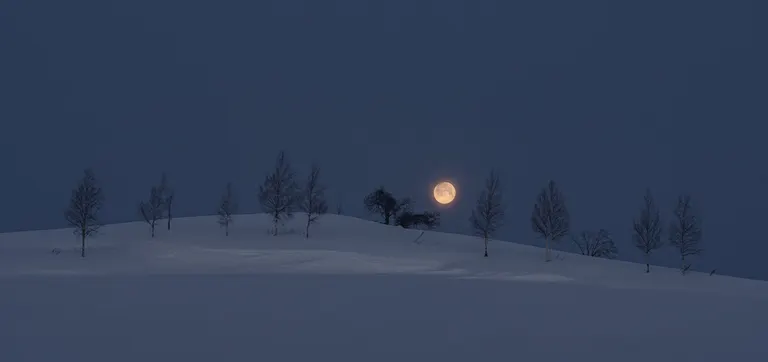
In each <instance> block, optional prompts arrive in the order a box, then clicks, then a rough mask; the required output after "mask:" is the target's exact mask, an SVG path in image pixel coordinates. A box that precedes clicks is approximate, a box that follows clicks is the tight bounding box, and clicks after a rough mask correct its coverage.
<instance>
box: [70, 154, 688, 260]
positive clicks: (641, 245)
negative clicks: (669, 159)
mask: <svg viewBox="0 0 768 362" xmlns="http://www.w3.org/2000/svg"><path fill="white" fill-rule="evenodd" d="M320 174H321V172H320V167H319V166H318V165H317V164H314V165H312V166H311V169H310V170H309V172H308V174H307V176H306V178H305V179H304V180H300V179H299V178H298V176H297V174H296V172H295V171H294V169H293V167H292V166H291V163H290V162H289V161H288V159H287V157H286V154H285V152H282V151H281V152H280V153H279V154H278V156H277V159H276V161H275V165H274V167H273V168H272V169H271V171H270V172H269V173H267V174H266V175H265V177H264V181H263V182H262V184H261V185H260V186H259V189H258V201H259V203H260V205H261V207H262V210H263V211H264V212H265V213H266V214H268V215H269V216H270V218H271V230H270V232H271V234H272V235H278V234H279V232H280V226H281V225H283V224H284V222H285V221H286V220H288V219H291V218H293V216H294V213H295V212H296V211H302V212H304V213H305V215H306V222H305V224H304V232H303V234H304V235H305V237H307V238H309V235H310V228H311V226H312V225H313V224H314V223H316V222H317V221H318V220H319V218H320V217H321V216H322V215H323V214H326V213H327V212H328V202H327V200H326V197H325V191H326V187H325V186H324V184H323V183H322V182H321V179H320ZM174 196H175V193H174V190H173V189H172V188H171V186H170V185H169V182H168V178H167V176H166V174H165V173H163V174H162V175H161V178H160V182H159V184H158V185H156V186H152V187H151V188H150V190H149V197H148V199H147V200H143V201H140V202H139V203H138V211H139V215H140V216H141V217H142V219H143V220H144V221H145V222H146V223H147V225H148V227H149V232H150V237H154V236H155V228H156V226H157V225H158V223H159V222H161V220H166V227H167V229H168V230H171V222H172V220H173V217H172V206H173V202H174ZM103 203H104V193H103V191H102V188H101V186H99V184H98V182H97V181H96V177H95V175H94V173H93V171H92V170H91V169H86V170H85V171H84V175H83V177H82V179H81V180H80V182H79V183H78V185H77V186H76V187H75V189H73V190H72V195H71V198H70V202H69V208H68V209H67V210H66V213H65V216H66V219H67V221H68V223H69V225H70V226H72V227H73V228H74V233H75V234H77V235H78V236H79V237H80V240H81V256H82V257H85V249H86V239H87V238H88V237H90V236H93V235H94V234H96V233H97V232H98V230H99V228H100V226H101V223H100V220H99V217H98V214H99V211H100V210H101V208H102V206H103ZM363 204H364V207H365V209H366V210H368V211H369V212H370V213H373V214H378V215H379V216H380V217H381V219H382V223H384V224H387V225H396V226H400V227H403V228H426V229H434V228H435V227H437V226H439V225H440V213H439V212H432V211H423V212H415V211H414V210H413V203H412V201H411V199H410V198H402V199H397V198H396V197H395V196H394V195H393V194H392V193H391V192H389V191H387V190H386V189H385V188H384V187H383V186H381V187H378V188H377V189H375V190H374V191H373V192H371V193H370V194H368V195H367V196H365V198H364V200H363ZM237 209H238V204H237V201H236V197H235V193H234V190H233V187H232V183H227V185H226V187H225V189H224V192H223V195H222V196H221V199H220V201H219V204H218V208H217V216H218V224H219V225H220V226H221V227H222V228H223V229H224V233H225V235H226V236H229V231H230V226H231V225H232V224H233V223H234V220H235V217H234V215H235V214H236V213H237ZM336 211H337V213H341V207H340V206H339V207H338V208H337V210H336ZM504 214H505V206H504V203H503V196H502V187H501V182H500V178H499V174H498V173H497V172H496V171H494V170H492V171H491V172H490V174H489V175H488V177H487V178H486V180H485V184H484V187H483V188H482V190H481V192H480V193H479V195H478V198H477V201H476V204H475V207H474V209H473V210H472V214H471V216H470V218H469V222H470V226H471V228H472V231H473V233H474V235H476V236H479V237H480V238H482V240H483V244H484V248H483V255H484V256H485V257H488V242H489V241H490V240H491V239H492V237H493V235H495V234H496V232H497V231H498V230H499V229H500V228H501V227H502V226H503V223H504ZM530 221H531V227H532V229H533V231H534V232H535V233H536V234H538V235H539V236H540V238H541V239H543V241H544V260H545V261H546V262H549V261H551V260H552V244H554V243H557V242H559V241H560V240H562V239H563V238H564V237H566V236H569V235H570V239H571V240H572V242H573V243H574V244H575V245H576V246H577V247H578V249H579V252H581V254H583V255H588V256H593V257H604V258H609V259H613V258H615V257H616V256H617V255H618V250H617V248H616V245H615V243H614V241H613V239H612V237H611V234H610V233H609V232H608V231H606V230H604V229H600V230H597V231H592V230H586V231H581V232H580V233H578V234H575V235H574V234H572V233H571V226H570V224H571V223H570V214H569V212H568V208H567V207H566V203H565V197H564V195H563V193H562V191H561V190H560V189H559V187H558V185H557V184H556V183H555V182H554V181H550V182H549V183H548V184H547V185H546V186H545V187H544V188H542V189H541V191H540V192H539V193H538V195H537V198H536V202H535V203H534V206H533V211H532V214H531V219H530ZM662 223H663V222H662V220H661V216H660V211H659V207H658V206H657V205H656V202H655V200H654V198H653V196H652V195H651V192H650V191H649V190H646V194H645V197H644V203H643V206H642V208H641V210H640V213H639V215H638V216H637V217H636V218H634V220H633V223H632V231H633V237H632V239H633V242H634V245H635V246H636V247H637V248H638V249H639V250H640V251H641V253H642V254H643V257H644V261H645V264H646V269H645V271H646V273H649V272H650V265H651V255H652V254H653V252H654V251H656V250H659V249H661V248H662V247H664V246H665V245H669V246H671V247H674V248H675V249H676V250H677V252H678V253H679V255H680V261H681V265H680V270H681V272H682V273H683V274H685V273H686V272H687V271H688V270H689V268H690V267H691V264H690V261H689V259H688V260H686V257H689V256H692V255H698V254H700V253H701V252H702V249H701V248H700V247H699V244H700V241H701V237H702V232H701V222H700V219H699V218H698V216H697V215H696V213H695V212H694V210H693V207H692V202H691V197H690V196H689V195H685V194H683V195H680V196H679V197H678V200H677V203H676V204H675V207H674V209H673V218H672V220H671V221H670V222H669V224H668V225H669V226H668V228H667V230H666V231H667V243H664V242H663V241H662V234H663V232H664V231H665V230H664V228H663V227H662Z"/></svg>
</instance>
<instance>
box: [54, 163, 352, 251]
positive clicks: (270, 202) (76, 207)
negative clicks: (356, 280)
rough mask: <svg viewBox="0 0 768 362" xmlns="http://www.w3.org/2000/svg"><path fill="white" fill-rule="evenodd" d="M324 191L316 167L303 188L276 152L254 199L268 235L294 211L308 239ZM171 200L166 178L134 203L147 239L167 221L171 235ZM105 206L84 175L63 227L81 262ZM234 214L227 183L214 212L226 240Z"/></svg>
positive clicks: (323, 205)
mask: <svg viewBox="0 0 768 362" xmlns="http://www.w3.org/2000/svg"><path fill="white" fill-rule="evenodd" d="M325 190H326V188H325V186H324V185H323V184H322V183H321V179H320V167H319V166H318V165H316V164H315V165H313V166H312V167H311V169H310V172H309V175H308V176H307V177H306V179H305V180H304V181H303V183H301V181H300V180H299V179H298V178H297V176H296V173H295V172H294V170H293V167H292V166H291V164H290V162H289V161H288V159H287V158H286V155H285V152H280V153H279V154H278V157H277V160H276V161H275V165H274V167H273V168H272V170H271V171H270V172H269V173H268V174H267V175H266V176H265V177H264V181H263V182H262V184H261V185H260V186H259V189H258V193H257V194H258V195H257V196H258V200H259V203H260V204H261V207H262V210H263V211H264V212H265V213H267V214H268V215H270V217H271V221H272V223H271V229H270V232H271V233H272V235H278V233H279V232H280V226H281V225H283V224H284V222H285V221H286V220H287V219H290V218H293V216H294V213H295V212H296V211H302V212H304V213H305V214H306V223H305V225H304V235H305V236H306V237H307V238H309V235H310V227H311V226H312V225H313V224H314V223H316V222H317V220H318V219H319V218H320V216H321V215H323V214H325V213H326V212H327V211H328V203H327V201H326V198H325ZM174 197H175V193H174V190H173V188H171V186H170V184H169V182H168V178H167V176H166V174H165V173H163V174H162V176H161V178H160V183H159V184H157V185H155V186H152V187H151V188H150V190H149V196H148V198H147V199H146V200H143V201H140V202H139V203H138V214H139V215H140V216H141V218H142V220H143V221H144V222H145V223H146V224H147V225H148V227H149V234H150V237H152V238H154V237H155V229H156V227H157V226H158V225H159V223H160V222H161V221H162V220H166V226H167V228H168V230H171V223H172V220H173V214H172V210H173V202H174ZM104 200H105V198H104V192H103V190H102V188H101V186H100V185H99V184H98V182H97V180H96V176H95V175H94V172H93V170H91V169H86V170H85V171H84V175H83V177H82V178H81V179H80V181H79V182H78V184H77V186H76V187H75V188H74V189H73V190H72V195H71V197H70V201H69V207H68V208H67V210H66V212H65V216H66V219H67V222H68V223H69V225H70V226H72V227H73V228H74V233H75V234H76V235H78V236H79V237H80V241H81V247H80V255H81V257H85V250H86V239H87V238H89V237H91V236H94V235H95V234H96V233H97V232H98V230H99V228H100V227H101V225H102V223H101V220H100V218H99V212H100V210H101V209H102V207H103V205H104ZM237 210H238V203H237V200H236V196H235V192H234V189H233V186H232V183H231V182H229V183H227V185H226V187H225V189H224V192H223V195H222V196H221V199H220V201H219V204H218V208H217V210H216V214H217V216H218V220H217V221H218V224H219V225H220V226H221V228H223V229H224V235H225V236H229V231H230V226H231V225H232V224H233V223H234V221H235V214H236V213H237ZM339 211H340V210H339Z"/></svg>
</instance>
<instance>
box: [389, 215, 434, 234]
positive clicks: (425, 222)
mask: <svg viewBox="0 0 768 362" xmlns="http://www.w3.org/2000/svg"><path fill="white" fill-rule="evenodd" d="M395 225H398V226H402V227H403V228H405V229H410V228H418V227H419V226H423V227H425V228H427V229H428V230H432V229H434V228H436V227H437V226H439V225H440V213H439V212H430V211H425V212H423V213H414V212H412V211H403V212H401V213H400V214H399V215H397V218H396V219H395Z"/></svg>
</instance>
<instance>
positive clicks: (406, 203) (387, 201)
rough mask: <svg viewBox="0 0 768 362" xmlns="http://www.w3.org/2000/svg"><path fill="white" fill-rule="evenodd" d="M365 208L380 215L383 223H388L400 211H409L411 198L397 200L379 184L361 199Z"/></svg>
mask: <svg viewBox="0 0 768 362" xmlns="http://www.w3.org/2000/svg"><path fill="white" fill-rule="evenodd" d="M363 203H364V204H365V208H366V210H368V212H370V213H374V214H379V215H381V217H382V219H384V224H386V225H389V224H390V223H391V222H392V219H393V218H396V217H397V215H398V214H399V213H401V212H405V211H410V209H411V200H410V199H408V198H405V199H402V200H400V201H398V200H397V199H396V198H395V197H394V196H392V194H391V193H390V192H389V191H387V190H385V189H384V186H380V187H379V188H377V189H376V190H374V191H373V192H371V193H370V194H368V195H367V196H366V197H365V199H364V200H363Z"/></svg>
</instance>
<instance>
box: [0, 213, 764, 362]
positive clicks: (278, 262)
mask: <svg viewBox="0 0 768 362" xmlns="http://www.w3.org/2000/svg"><path fill="white" fill-rule="evenodd" d="M302 222H303V218H302V215H298V216H297V217H296V219H294V220H293V221H292V222H290V223H289V224H288V225H287V226H286V230H285V231H286V234H285V235H280V236H277V237H274V236H270V235H269V234H268V231H267V230H268V228H269V220H268V218H267V217H266V216H265V215H243V216H238V217H237V218H236V221H235V225H234V226H233V228H232V230H231V234H230V236H229V237H225V236H224V233H223V230H221V229H220V228H219V227H218V225H217V224H216V219H215V218H214V217H196V218H184V219H176V220H174V222H173V230H172V231H171V232H168V231H166V230H164V226H165V225H164V224H162V225H160V226H163V228H159V229H158V236H157V237H156V238H154V239H151V238H149V231H148V228H147V226H146V224H142V223H127V224H117V225H109V226H107V227H105V228H103V229H102V232H101V234H100V235H99V236H98V237H97V238H95V239H92V240H90V241H89V243H88V249H87V256H86V258H85V259H81V258H80V257H79V249H78V247H79V244H78V240H77V239H76V237H75V236H74V235H72V232H71V230H46V231H31V232H21V233H9V234H0V361H3V362H6V361H9V362H10V361H99V362H102V361H643V362H649V361H678V362H679V361H699V362H707V361H766V360H768V344H767V342H768V282H764V281H756V280H747V279H738V278H733V277H724V276H717V275H715V276H709V275H707V274H700V273H691V274H689V275H686V276H684V277H683V276H681V275H680V273H679V271H677V270H673V269H666V268H661V267H653V268H652V272H651V273H650V274H645V273H644V269H645V266H644V265H640V264H634V263H628V262H622V261H610V260H603V259H596V258H589V257H584V256H581V255H574V254H567V253H560V254H559V257H558V258H557V260H555V261H553V262H550V263H545V262H544V261H543V257H544V253H543V250H542V249H540V248H536V247H532V246H527V245H520V244H513V243H506V242H500V241H493V242H491V244H490V257H489V258H483V257H482V252H483V250H482V249H483V246H482V242H481V241H480V240H478V239H476V238H472V237H469V236H463V235H455V234H445V233H438V232H426V233H425V235H424V236H423V237H421V238H420V239H419V243H418V244H417V243H414V242H413V240H415V239H416V238H417V237H418V236H419V234H420V233H421V231H417V230H404V229H401V228H398V227H391V226H385V225H380V224H377V223H373V222H369V221H364V220H359V219H354V218H349V217H343V216H337V215H327V216H325V217H323V218H322V219H321V220H320V223H319V224H317V225H314V226H313V228H312V230H311V233H312V235H311V237H310V239H308V240H307V239H305V238H304V237H303V236H301V235H300V234H299V233H300V230H303V227H302ZM54 249H57V250H59V251H60V252H59V253H58V254H57V253H54V252H52V251H53V250H54Z"/></svg>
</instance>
